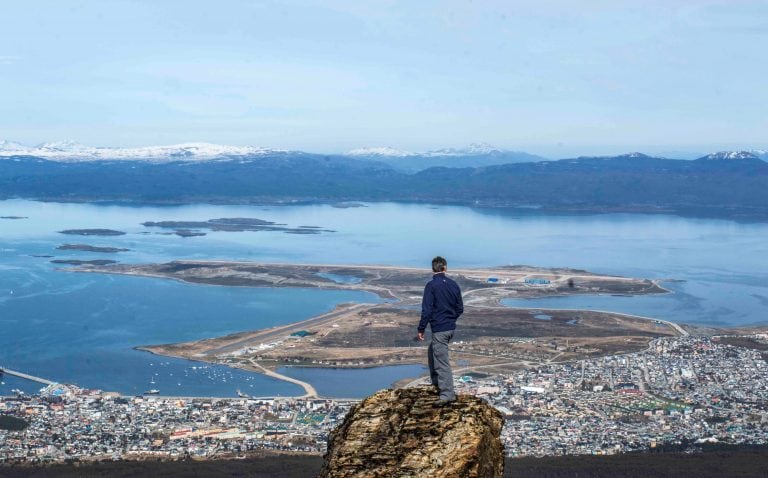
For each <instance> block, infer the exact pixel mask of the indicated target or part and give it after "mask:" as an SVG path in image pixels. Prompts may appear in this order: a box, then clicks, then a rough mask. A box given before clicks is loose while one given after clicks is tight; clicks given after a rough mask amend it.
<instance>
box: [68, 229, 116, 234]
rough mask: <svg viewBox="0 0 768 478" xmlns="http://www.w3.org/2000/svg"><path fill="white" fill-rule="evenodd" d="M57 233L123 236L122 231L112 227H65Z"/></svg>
mask: <svg viewBox="0 0 768 478" xmlns="http://www.w3.org/2000/svg"><path fill="white" fill-rule="evenodd" d="M59 234H68V235H71V236H123V235H125V233H124V232H123V231H115V230H114V229H65V230H63V231H59Z"/></svg>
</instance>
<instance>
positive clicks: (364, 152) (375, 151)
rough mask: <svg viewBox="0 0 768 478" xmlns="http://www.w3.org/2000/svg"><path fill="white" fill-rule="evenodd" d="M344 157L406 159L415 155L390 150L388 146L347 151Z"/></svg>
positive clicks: (408, 152) (394, 149) (398, 150)
mask: <svg viewBox="0 0 768 478" xmlns="http://www.w3.org/2000/svg"><path fill="white" fill-rule="evenodd" d="M346 156H394V157H401V158H402V157H406V156H416V153H411V152H410V151H403V150H402V149H397V148H391V147H389V146H380V147H374V148H357V149H353V150H351V151H347V153H346Z"/></svg>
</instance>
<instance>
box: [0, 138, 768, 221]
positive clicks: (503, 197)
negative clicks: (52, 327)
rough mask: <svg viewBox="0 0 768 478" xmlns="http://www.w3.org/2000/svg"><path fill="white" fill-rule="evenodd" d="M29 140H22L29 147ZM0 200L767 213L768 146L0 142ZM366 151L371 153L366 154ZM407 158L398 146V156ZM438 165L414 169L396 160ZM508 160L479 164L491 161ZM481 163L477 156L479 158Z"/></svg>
mask: <svg viewBox="0 0 768 478" xmlns="http://www.w3.org/2000/svg"><path fill="white" fill-rule="evenodd" d="M22 148H23V147H22ZM0 149H2V152H0V198H3V199H8V198H30V199H39V200H53V201H122V202H151V203H175V204H179V203H194V202H206V203H296V202H325V203H334V202H344V201H407V202H420V203H431V204H456V205H467V206H472V207H488V208H500V209H507V210H515V211H518V212H522V211H536V212H537V213H546V212H571V213H572V212H580V213H581V212H589V213H594V212H643V213H675V214H683V215H696V216H708V217H727V218H732V219H747V220H761V221H763V220H768V162H766V160H765V159H768V154H766V152H762V151H736V152H719V153H714V154H710V155H707V156H703V157H701V158H699V159H696V160H675V159H666V158H656V157H652V156H648V155H645V154H641V153H630V154H625V155H619V156H611V157H579V158H571V159H562V160H548V161H545V160H533V159H530V160H527V161H524V162H515V161H514V160H511V159H509V158H510V156H511V155H513V154H517V153H509V152H505V151H500V150H495V149H492V148H490V149H489V148H487V147H486V148H483V147H478V148H475V150H474V151H472V150H471V149H470V150H467V151H457V150H442V151H435V152H429V153H421V154H416V153H409V154H410V155H402V154H400V155H395V154H389V153H391V151H389V150H384V151H379V152H378V153H376V152H374V151H378V150H374V151H371V150H366V151H364V152H361V151H357V152H351V153H347V154H339V155H325V154H314V153H306V152H300V151H284V150H272V149H265V148H250V147H231V146H216V145H210V144H206V143H191V144H184V145H177V146H166V147H148V148H128V149H115V148H89V147H85V146H81V145H77V144H72V143H49V144H45V145H40V146H36V147H34V148H29V149H20V147H19V145H16V144H13V143H10V142H2V143H0ZM362 153H364V154H362ZM398 154H399V153H398ZM393 158H394V159H396V160H397V161H405V160H409V161H412V162H416V163H418V164H421V163H420V162H425V163H424V164H426V162H427V161H435V163H429V164H434V165H433V166H430V167H427V168H426V169H422V168H421V167H412V168H410V169H408V168H405V167H403V166H401V165H400V164H393V162H392V160H393ZM491 160H494V161H500V162H501V164H480V165H478V164H477V162H481V161H491ZM473 161H474V162H475V163H472V162H473Z"/></svg>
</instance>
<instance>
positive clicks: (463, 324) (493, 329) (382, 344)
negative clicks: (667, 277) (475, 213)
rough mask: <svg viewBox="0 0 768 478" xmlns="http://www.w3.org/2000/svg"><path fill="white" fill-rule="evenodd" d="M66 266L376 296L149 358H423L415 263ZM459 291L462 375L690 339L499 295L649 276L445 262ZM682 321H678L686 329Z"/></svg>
mask: <svg viewBox="0 0 768 478" xmlns="http://www.w3.org/2000/svg"><path fill="white" fill-rule="evenodd" d="M72 270H74V271H77V272H88V273H109V274H126V275H136V276H146V277H157V278H167V279H175V280H181V281H185V282H191V283H199V284H211V285H220V286H237V287H291V288H322V289H336V290H358V291H367V292H371V293H374V294H376V295H377V296H379V297H380V298H381V299H384V300H385V301H386V302H384V303H376V304H368V303H351V304H340V305H338V306H337V307H336V308H335V309H334V310H333V311H331V312H328V313H325V314H321V315H318V316H315V317H312V318H310V319H307V320H302V321H299V322H295V323H292V324H288V325H281V326H278V327H271V328H265V329H256V330H251V331H243V332H240V333H236V334H232V335H227V336H224V337H211V338H206V339H202V340H196V341H191V342H183V343H174V344H155V345H146V346H142V347H139V348H140V349H141V350H145V351H149V352H152V353H154V354H158V355H164V356H171V357H181V358H188V359H193V360H198V361H205V362H211V363H218V364H225V365H228V366H232V367H237V368H242V369H246V370H251V371H256V372H260V373H265V374H267V375H270V376H274V377H276V378H281V379H284V380H288V381H291V382H295V383H299V384H300V385H302V386H304V388H305V390H306V391H307V394H308V395H315V394H316V392H315V391H314V389H313V388H312V387H311V386H310V385H309V384H306V383H303V382H299V381H296V380H294V379H291V378H290V377H286V376H284V375H281V374H279V373H277V372H276V371H277V369H278V368H280V367H282V366H286V365H290V366H308V367H373V366H381V365H400V364H420V363H422V362H423V361H424V355H425V351H424V347H425V342H416V341H415V340H414V336H415V331H416V324H417V323H418V320H419V314H420V310H419V305H420V302H421V294H422V291H423V287H424V284H425V282H426V281H427V280H429V278H430V277H431V273H430V272H429V271H427V270H424V269H415V268H406V267H396V266H384V265H330V264H326V265H318V264H264V263H254V262H230V261H226V262H225V261H173V262H169V263H163V264H104V265H102V264H82V265H80V266H79V267H76V268H73V269H72ZM450 274H451V277H453V278H454V279H456V281H457V282H458V283H459V285H460V286H461V288H462V290H463V293H464V303H465V313H464V315H463V316H462V318H461V319H460V331H461V334H460V335H459V336H457V341H456V342H455V343H454V345H453V346H452V353H453V359H454V360H455V361H456V363H457V364H459V372H462V373H464V372H469V371H475V372H480V371H482V372H483V373H503V372H505V371H506V372H508V371H510V370H513V369H519V368H521V367H526V366H531V365H535V364H545V363H556V362H566V361H573V360H578V359H582V358H588V357H597V356H603V355H609V354H620V353H631V352H637V351H640V350H643V349H645V348H646V347H647V346H648V343H649V342H650V341H651V340H652V339H653V338H655V337H663V336H680V335H687V334H688V331H687V330H686V328H684V327H683V326H681V325H678V324H674V323H671V322H667V321H662V320H657V319H651V318H645V317H636V316H631V315H626V314H620V313H615V312H599V311H583V310H548V309H518V308H510V307H506V306H503V305H502V304H501V300H502V299H507V298H535V297H546V296H556V295H574V294H613V295H644V294H663V293H667V290H666V289H664V288H663V287H662V286H661V285H659V283H658V282H657V281H652V280H648V279H636V278H626V277H618V276H608V275H599V274H593V273H590V272H587V271H583V270H575V269H543V268H536V267H529V266H504V267H494V268H476V269H452V270H451V271H450ZM686 327H687V326H686Z"/></svg>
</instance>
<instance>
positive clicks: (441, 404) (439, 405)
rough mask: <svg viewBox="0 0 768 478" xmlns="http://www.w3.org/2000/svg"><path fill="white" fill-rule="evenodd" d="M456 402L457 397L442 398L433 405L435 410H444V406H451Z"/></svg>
mask: <svg viewBox="0 0 768 478" xmlns="http://www.w3.org/2000/svg"><path fill="white" fill-rule="evenodd" d="M455 401H456V397H453V398H440V399H438V400H435V401H434V403H433V404H432V406H433V407H435V408H443V407H444V406H446V405H449V404H451V403H453V402H455Z"/></svg>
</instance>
